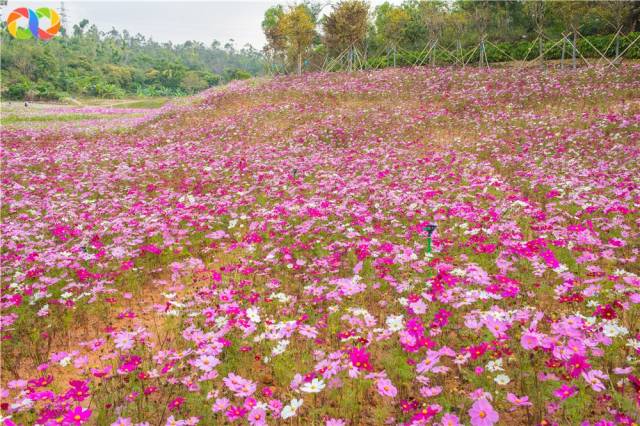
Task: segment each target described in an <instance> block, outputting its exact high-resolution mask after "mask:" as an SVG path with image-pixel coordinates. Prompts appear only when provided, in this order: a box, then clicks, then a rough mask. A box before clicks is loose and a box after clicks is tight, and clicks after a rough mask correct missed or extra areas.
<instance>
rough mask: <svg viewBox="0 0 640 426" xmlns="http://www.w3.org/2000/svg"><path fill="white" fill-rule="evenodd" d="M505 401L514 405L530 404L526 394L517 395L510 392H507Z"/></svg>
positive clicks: (523, 405)
mask: <svg viewBox="0 0 640 426" xmlns="http://www.w3.org/2000/svg"><path fill="white" fill-rule="evenodd" d="M507 401H509V402H510V403H512V404H513V405H515V406H516V407H529V406H531V405H532V404H531V403H530V402H529V397H528V396H526V395H525V396H517V395H515V394H513V393H511V392H509V393H507Z"/></svg>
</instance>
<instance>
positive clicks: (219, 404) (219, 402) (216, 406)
mask: <svg viewBox="0 0 640 426" xmlns="http://www.w3.org/2000/svg"><path fill="white" fill-rule="evenodd" d="M228 406H229V400H228V399H227V398H218V399H216V402H214V403H213V406H212V407H211V410H212V411H213V412H214V413H219V412H220V411H224V410H226V409H227V407H228Z"/></svg>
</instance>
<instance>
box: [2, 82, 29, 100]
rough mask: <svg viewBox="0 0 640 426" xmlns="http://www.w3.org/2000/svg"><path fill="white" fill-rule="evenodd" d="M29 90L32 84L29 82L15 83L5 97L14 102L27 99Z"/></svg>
mask: <svg viewBox="0 0 640 426" xmlns="http://www.w3.org/2000/svg"><path fill="white" fill-rule="evenodd" d="M29 90H31V84H30V83H29V82H28V81H24V82H20V83H14V84H11V85H10V86H9V88H8V89H7V90H6V91H5V93H4V94H3V96H5V97H6V98H7V99H12V100H16V99H25V98H26V97H27V93H28V92H29Z"/></svg>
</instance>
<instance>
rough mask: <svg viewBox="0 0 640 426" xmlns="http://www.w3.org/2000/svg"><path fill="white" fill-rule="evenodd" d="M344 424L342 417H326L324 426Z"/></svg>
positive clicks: (343, 425) (340, 425)
mask: <svg viewBox="0 0 640 426" xmlns="http://www.w3.org/2000/svg"><path fill="white" fill-rule="evenodd" d="M346 424H347V423H346V422H345V421H344V420H342V419H327V421H326V423H325V426H345V425H346Z"/></svg>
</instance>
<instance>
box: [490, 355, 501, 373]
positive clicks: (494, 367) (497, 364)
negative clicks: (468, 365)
mask: <svg viewBox="0 0 640 426" xmlns="http://www.w3.org/2000/svg"><path fill="white" fill-rule="evenodd" d="M487 370H489V371H491V372H496V371H504V368H502V358H499V359H496V360H495V361H489V362H488V363H487Z"/></svg>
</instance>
